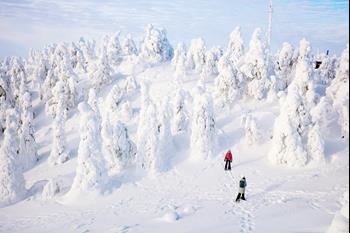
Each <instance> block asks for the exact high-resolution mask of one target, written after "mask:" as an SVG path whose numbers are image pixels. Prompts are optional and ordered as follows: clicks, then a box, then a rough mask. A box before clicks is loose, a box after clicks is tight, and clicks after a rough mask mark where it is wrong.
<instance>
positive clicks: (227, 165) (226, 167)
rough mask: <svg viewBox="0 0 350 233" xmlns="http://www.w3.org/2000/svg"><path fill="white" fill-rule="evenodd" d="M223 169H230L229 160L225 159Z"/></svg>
mask: <svg viewBox="0 0 350 233" xmlns="http://www.w3.org/2000/svg"><path fill="white" fill-rule="evenodd" d="M225 170H231V161H230V160H226V163H225Z"/></svg>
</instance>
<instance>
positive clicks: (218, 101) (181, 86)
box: [0, 25, 349, 233]
mask: <svg viewBox="0 0 350 233" xmlns="http://www.w3.org/2000/svg"><path fill="white" fill-rule="evenodd" d="M263 34H264V33H263V32H262V31H261V29H256V30H255V31H254V32H252V36H251V40H250V42H249V46H248V47H245V46H244V42H243V39H242V36H241V32H240V28H239V27H237V28H236V29H234V30H233V31H232V33H231V35H230V37H229V43H228V45H227V46H224V49H222V48H220V47H213V48H208V47H207V46H206V43H205V40H204V39H202V38H195V39H193V40H192V41H191V42H190V43H189V45H190V46H189V47H188V48H187V47H186V46H185V45H184V44H179V45H177V46H174V45H172V44H171V42H170V41H169V40H168V38H167V33H166V30H164V29H161V28H156V27H154V26H152V25H148V26H147V27H146V28H145V32H144V38H143V40H142V41H139V42H138V41H135V40H134V39H133V38H132V37H131V36H130V35H129V36H126V37H121V36H120V35H119V33H115V34H111V35H106V36H104V37H103V38H102V39H101V41H99V42H95V41H90V40H85V39H83V38H81V39H80V40H79V41H78V42H74V43H60V44H53V45H48V46H47V47H45V48H44V49H43V50H41V51H34V50H32V51H30V54H29V56H28V58H26V59H24V58H19V57H8V58H5V59H4V60H2V61H1V63H0V109H1V112H0V129H1V130H0V142H1V147H0V232H120V233H126V232H130V233H131V232H152V233H154V232H198V233H199V232H220V233H224V232H276V233H280V232H347V230H348V226H349V213H348V212H349V209H348V202H349V185H348V183H349V175H348V172H349V156H348V153H349V46H348V45H346V46H345V48H344V51H343V53H342V54H341V55H340V56H336V55H328V54H317V55H315V54H314V53H313V51H312V48H311V45H310V43H309V42H308V41H307V40H306V39H302V40H301V41H300V44H299V46H298V47H297V48H294V47H293V46H292V45H291V44H289V43H287V42H286V43H284V44H283V45H282V47H281V49H280V50H279V51H278V52H277V54H270V52H269V49H268V47H267V46H266V43H265V39H264V38H263V36H262V35H263ZM316 62H322V64H321V65H320V66H319V67H317V68H316ZM229 149H231V151H232V153H233V164H232V170H231V171H225V170H224V155H225V153H226V152H227V150H229ZM243 176H245V177H246V179H247V184H248V186H247V189H246V195H245V196H246V198H247V200H246V201H240V202H235V199H236V195H237V193H238V188H239V181H240V179H241V177H243Z"/></svg>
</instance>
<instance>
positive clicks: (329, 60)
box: [316, 53, 338, 85]
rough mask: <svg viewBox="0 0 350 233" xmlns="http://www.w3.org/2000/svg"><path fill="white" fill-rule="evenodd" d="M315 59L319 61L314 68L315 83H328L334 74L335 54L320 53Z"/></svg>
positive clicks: (335, 66) (335, 67)
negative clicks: (319, 63)
mask: <svg viewBox="0 0 350 233" xmlns="http://www.w3.org/2000/svg"><path fill="white" fill-rule="evenodd" d="M316 61H320V62H321V65H320V67H319V68H318V69H317V70H316V78H317V79H316V80H317V83H319V84H321V85H329V84H330V83H331V82H332V80H333V79H334V78H335V75H336V70H337V65H338V63H337V56H335V55H334V56H330V55H329V54H324V53H322V54H320V55H319V56H318V57H317V58H316Z"/></svg>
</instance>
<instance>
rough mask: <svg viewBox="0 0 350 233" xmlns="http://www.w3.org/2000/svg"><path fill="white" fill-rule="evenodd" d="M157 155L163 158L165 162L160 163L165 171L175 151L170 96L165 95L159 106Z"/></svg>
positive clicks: (161, 168)
mask: <svg viewBox="0 0 350 233" xmlns="http://www.w3.org/2000/svg"><path fill="white" fill-rule="evenodd" d="M157 109H158V110H157V131H158V132H157V138H158V145H157V150H156V152H157V157H159V158H162V159H161V161H163V164H160V166H161V167H160V170H161V171H165V170H167V169H168V168H169V162H170V160H171V157H170V156H169V154H170V153H171V152H172V151H174V148H173V140H172V134H171V123H170V120H171V115H170V108H169V98H168V97H165V98H163V99H162V101H161V102H160V103H159V104H158V106H157Z"/></svg>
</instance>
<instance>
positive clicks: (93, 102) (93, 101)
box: [88, 88, 100, 115]
mask: <svg viewBox="0 0 350 233" xmlns="http://www.w3.org/2000/svg"><path fill="white" fill-rule="evenodd" d="M88 104H89V105H90V107H91V108H92V110H94V112H96V114H97V115H100V110H99V107H98V100H97V95H96V90H95V89H94V88H90V90H89V98H88Z"/></svg>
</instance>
